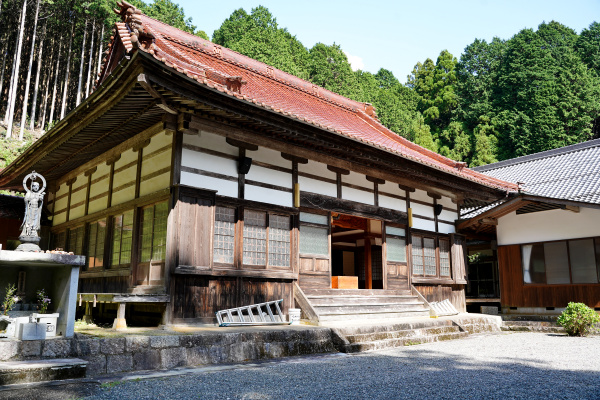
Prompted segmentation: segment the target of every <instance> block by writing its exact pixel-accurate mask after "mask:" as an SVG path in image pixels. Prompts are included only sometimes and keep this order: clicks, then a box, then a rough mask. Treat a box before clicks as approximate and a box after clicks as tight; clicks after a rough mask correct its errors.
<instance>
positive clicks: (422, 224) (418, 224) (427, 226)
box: [412, 216, 435, 232]
mask: <svg viewBox="0 0 600 400" xmlns="http://www.w3.org/2000/svg"><path fill="white" fill-rule="evenodd" d="M412 227H413V228H415V229H422V230H425V231H430V232H435V222H433V221H428V220H425V219H420V218H416V217H414V216H413V226H412Z"/></svg>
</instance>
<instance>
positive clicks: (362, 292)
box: [302, 289, 412, 296]
mask: <svg viewBox="0 0 600 400" xmlns="http://www.w3.org/2000/svg"><path fill="white" fill-rule="evenodd" d="M302 291H303V292H304V294H305V295H306V296H331V295H334V296H395V295H411V294H412V293H411V291H410V290H392V289H302Z"/></svg>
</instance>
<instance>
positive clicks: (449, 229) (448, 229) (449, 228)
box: [438, 221, 456, 234]
mask: <svg viewBox="0 0 600 400" xmlns="http://www.w3.org/2000/svg"><path fill="white" fill-rule="evenodd" d="M438 230H439V232H440V233H445V234H448V233H455V232H456V231H455V229H454V225H450V224H445V223H443V222H440V221H438Z"/></svg>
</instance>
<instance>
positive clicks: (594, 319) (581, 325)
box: [556, 303, 600, 336]
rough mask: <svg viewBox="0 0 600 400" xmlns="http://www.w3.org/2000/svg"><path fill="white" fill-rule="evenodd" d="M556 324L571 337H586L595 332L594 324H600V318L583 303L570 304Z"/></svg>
mask: <svg viewBox="0 0 600 400" xmlns="http://www.w3.org/2000/svg"><path fill="white" fill-rule="evenodd" d="M556 322H557V323H558V325H560V326H562V327H563V328H565V331H567V334H568V335H569V336H586V335H587V334H589V333H591V332H593V331H594V324H597V323H598V322H600V316H598V314H597V313H596V311H594V310H592V309H591V308H589V307H588V306H586V305H585V304H583V303H569V305H568V306H567V308H566V309H565V311H563V313H562V314H561V315H560V317H558V319H557V320H556Z"/></svg>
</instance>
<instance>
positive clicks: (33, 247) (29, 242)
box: [15, 236, 42, 252]
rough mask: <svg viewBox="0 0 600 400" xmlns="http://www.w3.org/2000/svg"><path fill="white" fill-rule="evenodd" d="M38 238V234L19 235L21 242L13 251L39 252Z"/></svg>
mask: <svg viewBox="0 0 600 400" xmlns="http://www.w3.org/2000/svg"><path fill="white" fill-rule="evenodd" d="M40 240H41V238H40V237H39V236H19V241H20V242H21V244H20V245H19V247H17V248H16V249H15V251H34V252H36V251H37V252H40V251H42V249H40V246H39V244H40Z"/></svg>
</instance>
